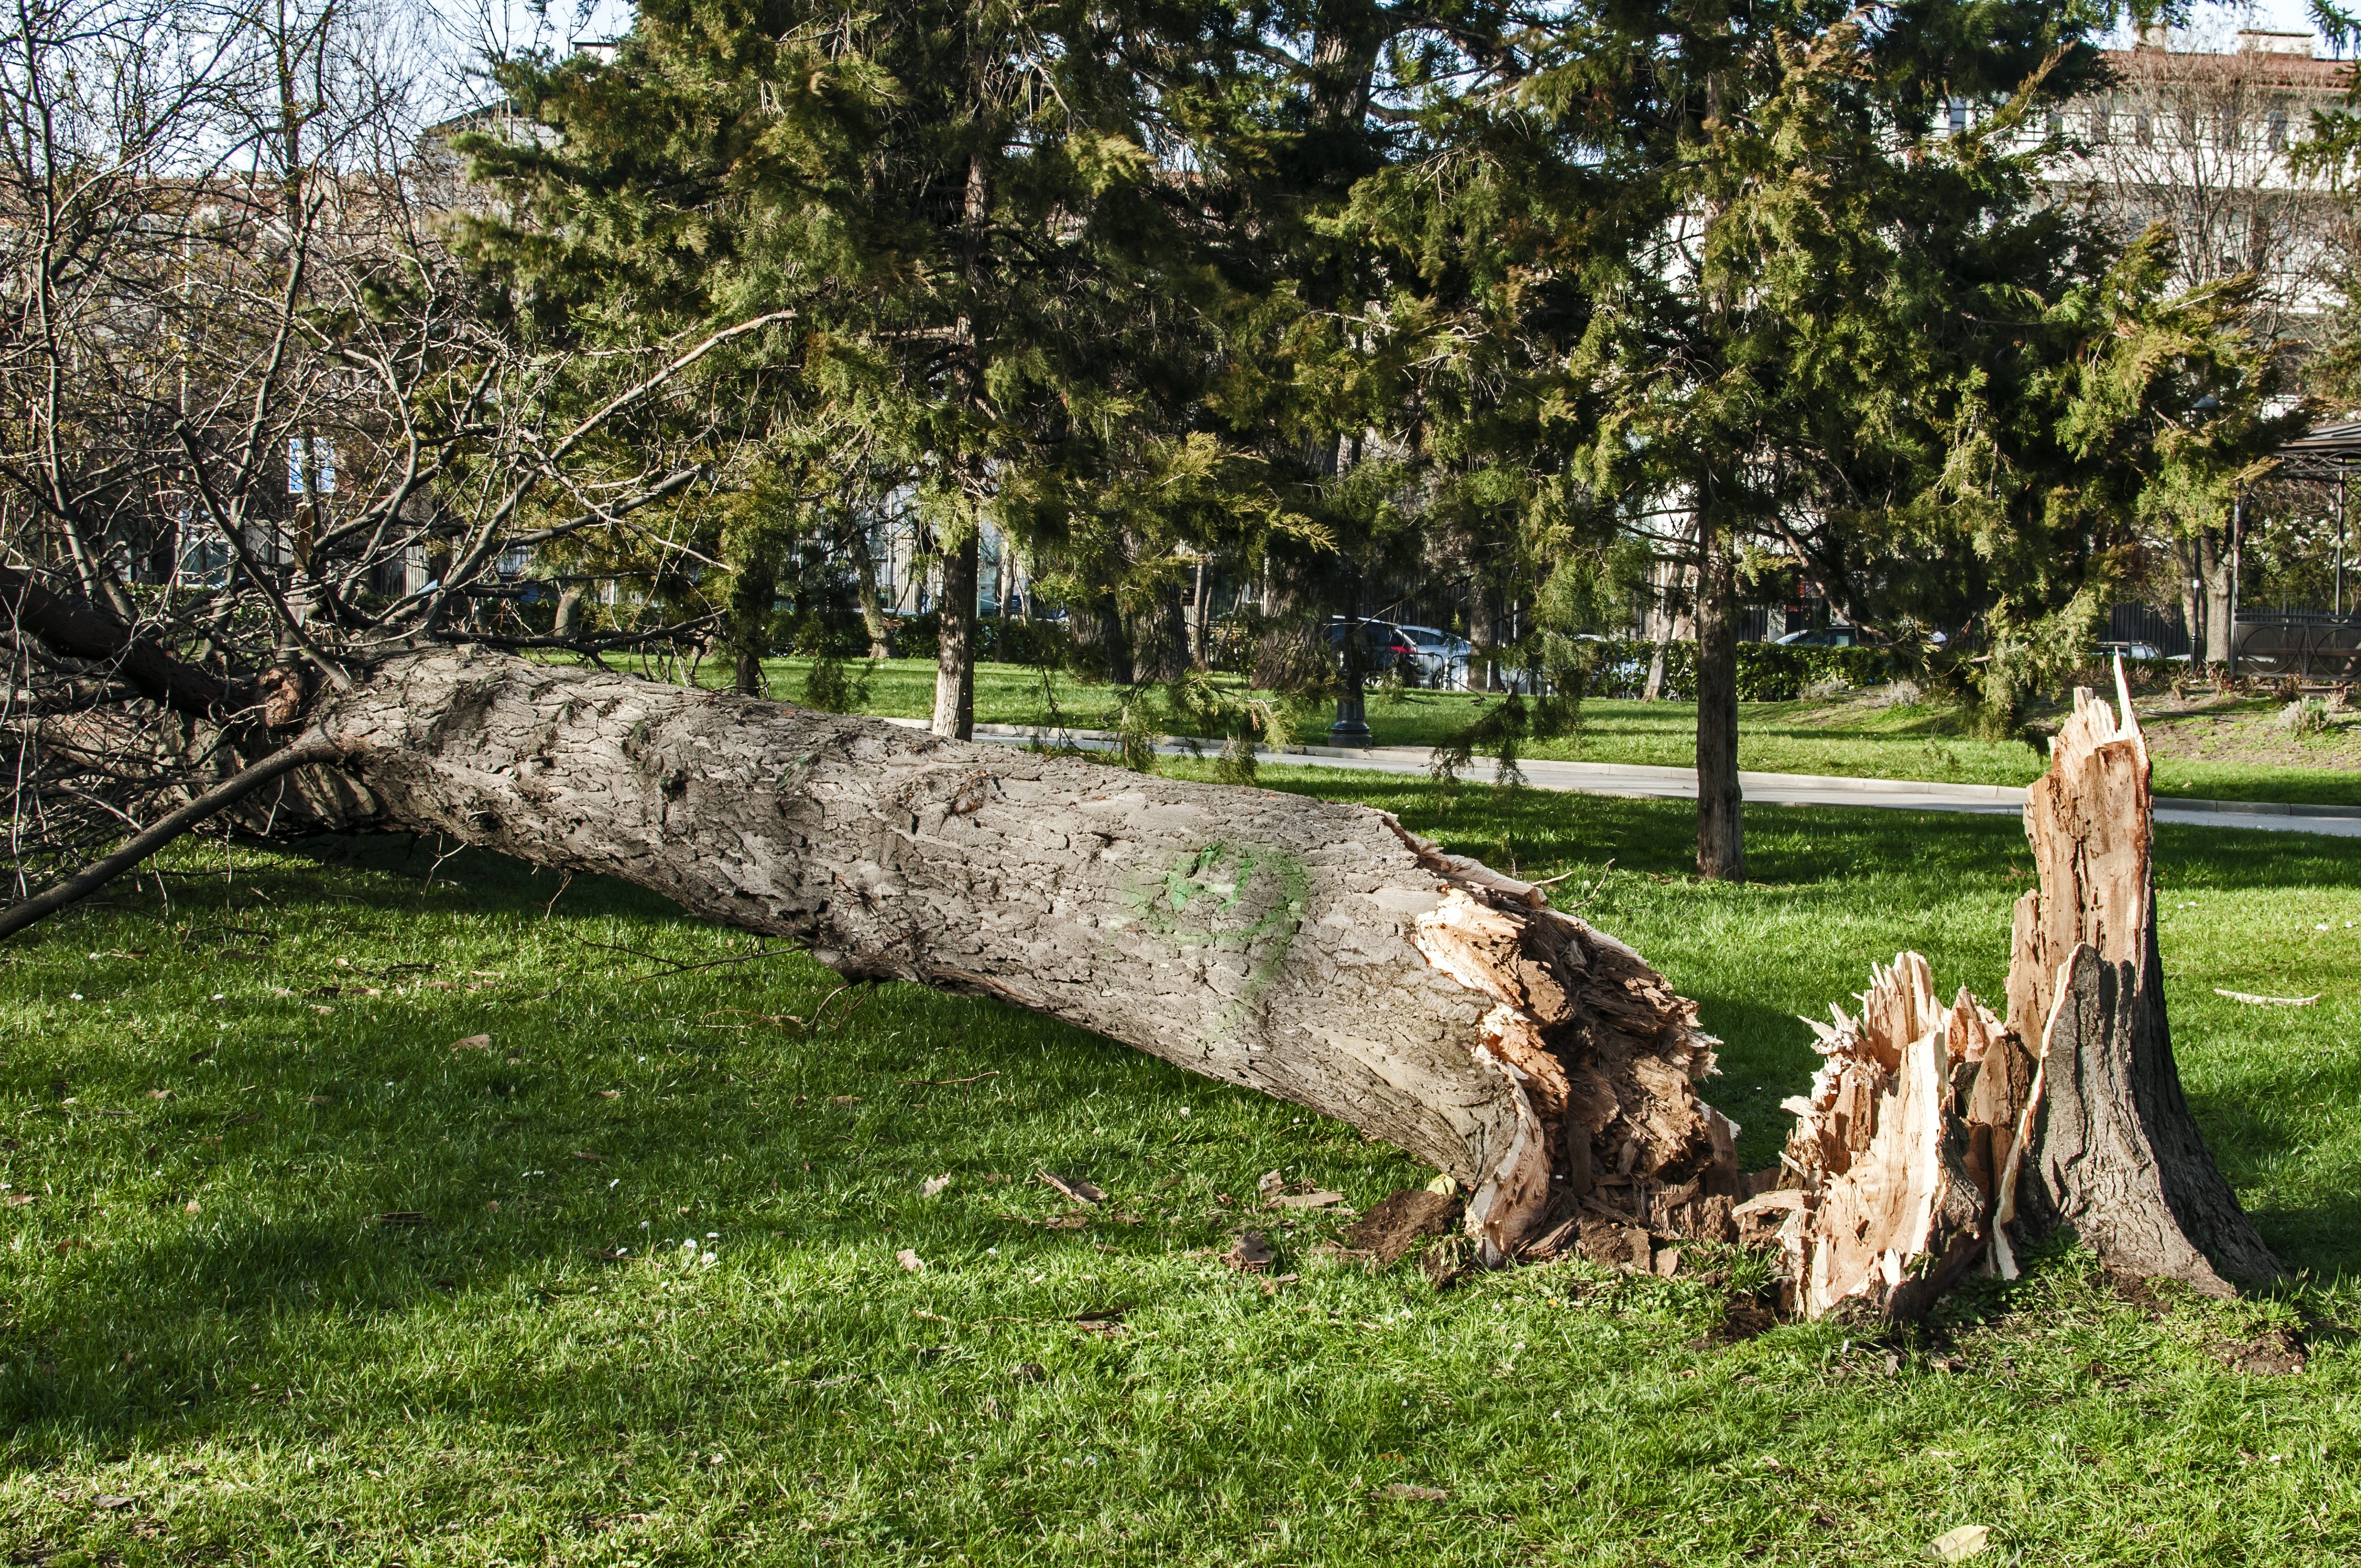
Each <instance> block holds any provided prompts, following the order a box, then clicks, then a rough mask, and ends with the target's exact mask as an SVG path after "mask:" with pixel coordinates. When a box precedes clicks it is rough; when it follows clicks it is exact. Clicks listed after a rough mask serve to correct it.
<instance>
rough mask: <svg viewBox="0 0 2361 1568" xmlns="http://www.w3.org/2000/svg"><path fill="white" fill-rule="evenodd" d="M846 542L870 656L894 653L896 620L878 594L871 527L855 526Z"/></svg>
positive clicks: (855, 599) (884, 657)
mask: <svg viewBox="0 0 2361 1568" xmlns="http://www.w3.org/2000/svg"><path fill="white" fill-rule="evenodd" d="M846 543H847V545H848V547H849V548H850V550H851V555H852V596H853V602H854V603H855V604H857V605H859V606H860V607H861V629H862V630H863V631H864V632H866V633H868V635H869V656H870V657H871V658H873V659H890V658H892V657H893V656H894V623H893V621H892V620H889V619H888V618H887V617H886V614H885V607H884V604H883V603H882V602H880V600H879V598H878V597H877V557H876V555H875V554H873V552H872V551H871V550H870V548H869V531H868V530H867V529H866V528H859V527H856V528H854V529H853V530H852V531H851V533H850V534H849V535H848V537H847V540H846Z"/></svg>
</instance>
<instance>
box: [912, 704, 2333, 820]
mask: <svg viewBox="0 0 2361 1568" xmlns="http://www.w3.org/2000/svg"><path fill="white" fill-rule="evenodd" d="M890 722H892V723H895V724H902V725H907V726H910V727H912V728H914V729H924V728H926V725H925V721H924V720H922V719H916V718H896V719H893V720H890ZM975 738H976V740H979V741H983V742H986V743H990V744H997V745H1013V746H1025V745H1030V744H1032V743H1033V742H1034V741H1036V740H1038V741H1041V742H1042V743H1044V744H1049V745H1057V744H1067V745H1073V746H1079V747H1081V748H1082V749H1083V750H1085V751H1113V750H1114V749H1115V745H1116V738H1115V735H1114V734H1113V733H1111V732H1109V731H1106V730H1103V729H1067V730H1062V731H1056V732H1052V731H1050V730H1048V729H1038V728H1032V727H1027V726H1020V725H1014V724H979V725H977V726H976V727H975ZM1156 749H1157V751H1159V752H1161V753H1163V754H1164V755H1166V756H1208V757H1210V756H1213V755H1214V754H1216V753H1218V752H1219V751H1220V750H1221V747H1220V745H1219V744H1218V743H1216V742H1207V741H1202V740H1182V739H1175V738H1172V737H1167V738H1166V739H1165V740H1163V741H1161V742H1160V743H1159V745H1158V746H1157V748H1156ZM1257 755H1258V756H1259V757H1260V759H1261V760H1262V761H1264V762H1280V763H1287V762H1292V763H1296V764H1299V765H1301V766H1305V767H1315V768H1341V769H1344V770H1345V771H1347V772H1351V773H1401V774H1412V775H1416V776H1419V777H1424V776H1425V775H1426V773H1427V772H1428V769H1429V766H1430V763H1431V759H1432V757H1433V753H1432V752H1430V751H1427V750H1426V749H1425V748H1423V747H1418V746H1373V747H1370V748H1369V749H1368V750H1367V751H1346V750H1344V749H1342V748H1339V747H1334V746H1290V747H1288V748H1286V749H1285V750H1284V751H1278V750H1274V749H1272V748H1270V747H1268V746H1265V747H1260V748H1257ZM1519 766H1520V768H1521V770H1522V772H1523V773H1524V776H1525V782H1526V783H1527V784H1531V785H1532V787H1534V788H1535V789H1554V790H1569V791H1573V792H1576V793H1578V794H1582V795H1627V796H1639V797H1643V798H1646V797H1656V798H1666V799H1678V800H1694V799H1696V798H1697V770H1696V769H1694V768H1661V767H1649V766H1645V765H1643V764H1641V763H1636V762H1544V761H1532V762H1522V763H1520V764H1519ZM1463 776H1464V777H1466V778H1467V779H1469V780H1471V781H1473V782H1475V783H1478V784H1488V783H1490V782H1492V778H1493V764H1492V762H1490V760H1489V759H1487V758H1478V759H1477V762H1476V765H1475V766H1474V767H1471V768H1468V769H1466V770H1465V772H1464V774H1463ZM1738 782H1739V785H1740V787H1741V789H1743V790H1744V791H1745V792H1746V801H1747V804H1748V805H1750V806H1884V807H1889V808H1891V809H1894V810H1899V811H1966V812H1975V813H1980V814H1983V815H1988V816H1995V817H2001V816H2006V817H2014V816H2015V815H2017V814H2018V813H2019V812H2021V811H2023V810H2024V809H2025V791H2024V790H2022V789H2020V788H2017V787H2016V786H2015V785H2013V784H1932V783H1920V782H1917V781H1915V780H1906V779H1855V778H1841V777H1834V776H1824V775H1820V774H1816V773H1740V774H1739V775H1738ZM2156 819H2157V820H2158V822H2173V823H2184V824H2187V825H2189V826H2191V827H2202V828H2254V829H2257V830H2260V831H2264V832H2274V833H2323V834H2328V835H2331V836H2333V837H2335V838H2340V839H2361V809H2354V808H2349V807H2345V806H2284V805H2279V804H2277V803H2274V802H2258V801H2243V800H2181V799H2176V798H2169V797H2158V800H2157V803H2156Z"/></svg>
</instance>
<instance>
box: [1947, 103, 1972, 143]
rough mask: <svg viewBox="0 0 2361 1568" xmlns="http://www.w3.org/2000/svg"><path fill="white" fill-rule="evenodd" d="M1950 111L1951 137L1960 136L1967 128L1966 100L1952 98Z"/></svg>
mask: <svg viewBox="0 0 2361 1568" xmlns="http://www.w3.org/2000/svg"><path fill="white" fill-rule="evenodd" d="M1950 111H1951V134H1952V135H1953V136H1958V135H1960V134H1961V133H1962V132H1964V131H1965V130H1966V129H1967V128H1968V103H1967V100H1966V99H1964V98H1954V99H1952V100H1951V102H1950Z"/></svg>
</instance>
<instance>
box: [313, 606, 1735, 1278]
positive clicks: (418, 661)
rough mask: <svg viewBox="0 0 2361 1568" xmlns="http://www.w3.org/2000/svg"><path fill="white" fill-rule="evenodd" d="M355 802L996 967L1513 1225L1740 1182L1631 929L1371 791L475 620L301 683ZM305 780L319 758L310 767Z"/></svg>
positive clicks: (857, 957)
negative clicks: (646, 668)
mask: <svg viewBox="0 0 2361 1568" xmlns="http://www.w3.org/2000/svg"><path fill="white" fill-rule="evenodd" d="M320 728H321V732H322V733H323V735H324V736H325V737H326V738H328V740H331V741H333V742H334V743H335V744H336V745H338V746H339V747H341V748H342V749H343V750H344V751H345V754H346V758H347V759H348V760H347V762H346V764H345V771H344V772H343V773H339V774H337V775H335V780H334V782H335V784H337V785H339V786H342V787H345V788H347V789H356V790H357V791H358V792H360V794H361V795H363V796H365V798H366V802H367V804H366V806H363V807H361V808H359V812H360V815H362V816H364V817H367V818H368V819H370V820H373V821H374V822H376V823H377V824H379V825H381V826H385V827H390V828H410V829H412V830H432V831H436V832H441V833H444V834H447V835H450V836H453V837H456V838H457V839H462V840H464V841H466V842H467V843H470V844H475V845H479V846H482V847H484V848H488V849H491V850H498V851H500V852H502V853H505V854H509V855H512V856H515V857H517V858H519V859H522V860H524V861H530V862H532V863H534V864H537V865H545V866H551V867H559V868H564V869H566V870H569V871H580V872H604V873H607V874H609V875H614V876H620V877H622V878H625V879H626V880H629V881H631V882H635V883H640V884H642V885H643V886H646V887H650V888H653V889H655V890H656V891H658V892H660V893H662V894H665V895H666V896H667V897H670V898H672V899H674V900H675V901H676V902H677V903H679V904H681V905H684V906H685V907H686V908H688V909H689V910H691V911H692V912H694V913H697V914H699V915H702V916H707V917H708V918H711V919H715V920H718V921H722V922H725V923H727V924H730V925H732V926H737V927H743V928H745V929H748V930H752V931H758V932H762V933H764V934H766V935H769V936H774V937H778V938H786V939H789V940H792V941H796V942H799V943H802V944H804V945H806V946H807V947H808V948H810V949H811V950H812V952H813V953H814V955H815V956H816V957H818V959H820V960H821V961H822V962H824V963H827V964H829V965H830V966H831V967H833V968H835V969H836V970H839V971H840V972H841V973H843V974H845V975H846V976H848V977H851V978H854V979H861V980H907V981H917V982H918V983H921V984H926V985H931V986H934V987H937V988H939V989H942V990H947V991H953V992H963V993H966V994H971V995H977V996H993V997H997V998H1000V999H1001V1000H1003V1001H1005V1002H1008V1003H1014V1004H1015V1005H1017V1006H1020V1007H1026V1008H1029V1009H1032V1010H1034V1011H1036V1012H1040V1013H1045V1014H1050V1015H1051V1016H1054V1017H1058V1018H1062V1019H1065V1020H1067V1021H1069V1022H1071V1023H1074V1024H1078V1025H1082V1026H1083V1027H1085V1028H1089V1029H1093V1030H1096V1031H1098V1032H1099V1033H1101V1034H1104V1035H1107V1036H1111V1037H1113V1038H1115V1039H1116V1040H1119V1041H1122V1042H1123V1043H1125V1044H1126V1045H1129V1046H1133V1047H1137V1048H1138V1049H1141V1050H1144V1051H1147V1052H1149V1053H1150V1054H1152V1055H1155V1056H1158V1057H1160V1058H1164V1059H1166V1060H1168V1061H1170V1062H1173V1063H1175V1064H1177V1065H1179V1066H1181V1067H1183V1068H1186V1069H1189V1070H1191V1071H1192V1072H1198V1073H1202V1074H1204V1075H1206V1076H1208V1077H1212V1078H1217V1079H1221V1080H1225V1081H1228V1082H1232V1083H1239V1084H1245V1085H1247V1086H1250V1087H1253V1088H1256V1089H1260V1090H1263V1091H1267V1092H1269V1093H1271V1094H1275V1095H1277V1096H1279V1098H1281V1099H1285V1100H1289V1101H1291V1102H1296V1103H1299V1104H1302V1105H1306V1106H1309V1107H1311V1108H1312V1109H1314V1110H1317V1111H1320V1112H1323V1113H1327V1114H1331V1115H1334V1116H1337V1117H1339V1118H1341V1119H1343V1120H1345V1121H1346V1122H1349V1123H1350V1124H1353V1125H1354V1126H1356V1127H1358V1128H1360V1129H1362V1130H1363V1131H1365V1132H1367V1133H1368V1134H1370V1135H1373V1136H1376V1137H1379V1138H1382V1139H1384V1140H1386V1141H1388V1142H1389V1143H1392V1144H1395V1145H1397V1146H1400V1147H1401V1148H1404V1149H1406V1150H1408V1151H1410V1152H1411V1153H1412V1154H1414V1155H1417V1156H1418V1157H1421V1158H1422V1159H1426V1160H1429V1161H1431V1162H1433V1164H1435V1165H1436V1166H1438V1167H1439V1168H1442V1169H1443V1170H1444V1171H1445V1172H1447V1173H1448V1174H1450V1175H1451V1176H1452V1177H1454V1178H1455V1179H1457V1180H1458V1181H1459V1182H1460V1183H1461V1184H1462V1185H1463V1186H1465V1187H1466V1188H1467V1189H1468V1190H1470V1192H1471V1193H1472V1197H1471V1199H1470V1201H1469V1204H1468V1208H1467V1212H1466V1225H1467V1228H1468V1230H1469V1232H1470V1234H1472V1235H1474V1236H1475V1237H1476V1238H1477V1241H1478V1242H1479V1243H1480V1245H1482V1247H1483V1248H1484V1249H1485V1251H1486V1253H1487V1255H1489V1256H1491V1257H1493V1258H1496V1259H1497V1258H1505V1257H1508V1256H1510V1255H1514V1254H1515V1253H1516V1252H1517V1250H1518V1249H1519V1248H1520V1247H1521V1246H1522V1245H1526V1244H1529V1243H1531V1242H1532V1241H1533V1240H1534V1239H1535V1238H1536V1237H1537V1236H1539V1235H1542V1234H1544V1227H1545V1226H1548V1225H1556V1224H1561V1223H1562V1222H1563V1221H1564V1220H1565V1219H1566V1218H1570V1217H1571V1216H1572V1215H1573V1213H1574V1212H1576V1208H1577V1206H1579V1205H1580V1204H1582V1203H1583V1202H1584V1201H1586V1200H1588V1201H1591V1202H1593V1203H1598V1202H1600V1201H1607V1202H1609V1204H1610V1205H1611V1206H1613V1207H1615V1208H1616V1209H1618V1210H1619V1211H1620V1212H1631V1213H1642V1214H1651V1215H1653V1216H1655V1223H1660V1224H1662V1223H1678V1221H1679V1218H1680V1216H1682V1215H1685V1214H1695V1213H1698V1212H1702V1211H1700V1210H1699V1208H1698V1205H1699V1204H1700V1203H1703V1202H1705V1201H1706V1200H1707V1199H1708V1198H1709V1197H1711V1196H1712V1195H1716V1194H1719V1195H1720V1197H1721V1203H1720V1208H1719V1217H1720V1219H1721V1221H1722V1223H1724V1224H1725V1225H1726V1221H1727V1214H1728V1210H1729V1202H1728V1197H1729V1195H1730V1194H1731V1193H1733V1192H1734V1190H1735V1185H1736V1171H1735V1165H1734V1157H1733V1155H1732V1152H1731V1151H1732V1148H1733V1145H1732V1136H1733V1134H1734V1129H1733V1128H1731V1126H1730V1124H1729V1123H1728V1122H1727V1121H1726V1120H1724V1119H1723V1118H1721V1117H1720V1116H1719V1114H1718V1113H1714V1112H1713V1111H1711V1110H1710V1109H1709V1108H1708V1107H1707V1106H1705V1105H1704V1104H1703V1103H1702V1102H1700V1101H1699V1100H1698V1099H1697V1095H1696V1091H1695V1089H1694V1087H1693V1080H1696V1079H1697V1078H1699V1077H1702V1076H1703V1075H1705V1074H1707V1073H1708V1072H1711V1071H1712V1070H1713V1047H1714V1046H1715V1044H1717V1042H1716V1041H1714V1040H1713V1039H1712V1038H1711V1037H1710V1036H1707V1035H1705V1034H1704V1033H1703V1032H1701V1031H1700V1030H1699V1029H1698V1027H1697V1015H1696V1007H1695V1004H1694V1003H1689V1002H1686V1001H1684V1000H1683V999H1681V998H1680V997H1677V996H1675V995H1674V994H1673V993H1672V992H1670V991H1669V990H1667V989H1666V988H1665V986H1664V981H1663V980H1662V979H1661V978H1660V977H1659V976H1657V975H1656V974H1655V973H1654V971H1653V970H1650V969H1649V968H1648V966H1647V965H1646V964H1645V963H1644V962H1643V961H1642V959H1640V958H1639V957H1638V955H1636V954H1635V953H1633V952H1632V951H1631V949H1630V948H1626V947H1624V946H1623V945H1622V944H1621V943H1620V942H1617V941H1616V940H1615V939H1614V938H1611V937H1608V936H1606V935H1604V934H1603V933H1600V932H1598V931H1596V930H1593V929H1592V928H1591V927H1588V926H1587V925H1585V924H1584V923H1583V922H1582V921H1580V920H1577V919H1576V918H1574V917H1573V916H1566V915H1563V914H1560V913H1557V912H1555V911H1553V910H1551V909H1550V908H1549V907H1548V906H1547V903H1546V900H1545V899H1544V898H1543V894H1541V893H1540V892H1539V891H1538V890H1537V889H1534V888H1532V887H1529V886H1527V885H1526V884H1524V883H1516V882H1512V881H1510V880H1509V879H1507V878H1505V877H1501V876H1499V875H1498V874H1497V873H1494V872H1489V871H1487V870H1486V869H1485V868H1483V867H1482V866H1480V865H1477V863H1475V862H1473V861H1462V860H1457V859H1455V858H1453V857H1450V856H1446V855H1443V854H1440V853H1438V852H1436V851H1435V850H1433V848H1432V847H1430V846H1427V845H1425V844H1422V843H1421V842H1420V841H1419V840H1417V839H1413V838H1412V837H1411V835H1409V834H1408V833H1406V832H1404V831H1403V830H1402V829H1401V828H1400V826H1399V824H1397V823H1396V822H1395V821H1394V819H1393V818H1392V817H1389V816H1388V815H1386V814H1385V813H1382V812H1378V811H1371V810H1367V809H1364V808H1360V807H1356V806H1339V805H1334V804H1330V803H1327V802H1323V801H1316V800H1310V799H1305V798H1302V797H1298V796H1291V795H1273V794H1268V793H1266V792H1262V791H1257V790H1250V789H1237V788H1227V787H1224V786H1219V785H1210V784H1187V783H1180V782H1176V781H1170V780H1160V779H1156V778H1152V777H1143V776H1140V775H1137V774H1132V773H1121V772H1116V771H1113V770H1110V769H1107V768H1105V767H1103V766H1099V765H1096V764H1093V763H1088V762H1076V761H1071V760H1067V759H1060V758H1054V757H1048V756H1041V755H1037V754H1034V753H1029V752H1024V751H1012V750H1005V749H999V748H980V747H973V746H967V745H961V744H959V743H956V742H952V741H948V740H940V739H937V738H934V737H931V736H928V735H924V734H920V733H917V732H914V731H911V730H907V729H898V728H895V727H894V726H891V725H886V724H884V723H880V722H878V721H875V720H871V719H863V718H846V717H839V716H834V715H828V714H820V713H815V712H810V711H807V710H804V709H799V708H794V707H786V706H784V705H777V704H770V703H763V702H756V701H751V700H748V699H745V698H741V697H737V696H723V695H720V694H717V693H709V692H698V691H694V690H689V689H686V688H681V687H673V686H664V685H654V684H653V683H649V682H643V681H638V680H633V679H631V678H629V677H627V676H622V675H619V674H610V673H608V672H605V671H599V670H589V669H564V668H555V667H550V666H544V665H538V664H533V663H528V662H526V661H524V660H522V659H518V658H515V657H513V656H511V655H507V654H500V653H491V652H483V651H479V650H460V651H456V652H440V653H434V654H422V655H416V656H412V657H410V658H407V659H404V660H400V661H397V662H395V663H392V664H390V665H389V666H387V667H386V668H384V669H383V670H381V671H380V672H379V674H378V675H377V677H376V678H375V679H374V680H372V681H370V682H369V683H368V684H367V685H363V686H362V687H360V688H359V689H357V690H356V691H354V692H352V693H349V694H343V695H340V696H337V697H336V698H335V699H334V700H333V701H331V702H330V703H328V704H326V705H325V707H324V710H323V712H322V713H321V715H320ZM315 793H317V794H320V795H329V794H333V793H334V792H333V791H327V790H323V791H318V792H315Z"/></svg>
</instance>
